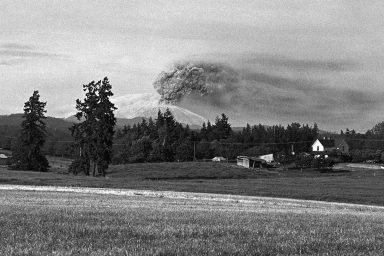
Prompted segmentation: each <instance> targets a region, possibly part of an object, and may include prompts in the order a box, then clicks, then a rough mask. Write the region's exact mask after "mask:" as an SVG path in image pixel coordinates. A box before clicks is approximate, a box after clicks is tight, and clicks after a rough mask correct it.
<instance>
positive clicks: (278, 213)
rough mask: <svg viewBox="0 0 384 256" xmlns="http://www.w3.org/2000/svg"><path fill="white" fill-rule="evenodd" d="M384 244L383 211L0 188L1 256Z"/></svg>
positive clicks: (354, 250)
mask: <svg viewBox="0 0 384 256" xmlns="http://www.w3.org/2000/svg"><path fill="white" fill-rule="evenodd" d="M190 196H193V195H190ZM383 241H384V208H381V207H370V206H356V205H345V204H331V203H319V202H318V203H316V202H308V201H297V200H293V201H292V200H280V199H265V198H264V199H260V198H248V197H240V196H233V197H232V198H231V199H230V200H228V198H227V197H226V196H220V195H216V196H214V197H208V196H207V197H203V196H202V197H195V198H190V199H188V198H168V197H167V196H165V197H149V196H113V195H97V194H89V193H68V192H49V191H45V192H31V191H7V190H1V189H0V255H383V254H384V243H383Z"/></svg>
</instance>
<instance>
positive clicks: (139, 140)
mask: <svg viewBox="0 0 384 256" xmlns="http://www.w3.org/2000/svg"><path fill="white" fill-rule="evenodd" d="M317 136H318V127H317V125H316V124H314V126H313V127H311V126H309V125H307V124H306V125H300V124H299V123H292V124H290V125H288V126H287V127H284V126H281V125H275V126H264V125H261V124H259V125H254V126H250V125H249V124H247V125H246V127H245V128H243V129H242V130H241V131H234V130H233V129H232V127H231V124H230V122H229V120H228V117H227V116H226V115H225V114H224V113H223V114H221V116H218V117H217V118H216V119H215V122H214V123H213V124H211V123H210V122H209V121H208V122H207V123H203V125H202V128H201V129H200V130H193V129H190V127H189V126H188V125H186V126H183V125H182V124H181V123H179V122H177V121H176V120H175V118H174V116H173V115H172V112H171V111H170V110H169V109H167V110H166V111H165V112H164V113H162V112H161V111H160V110H159V112H158V114H157V118H156V119H155V120H153V119H152V118H150V119H149V120H148V121H147V120H145V119H143V120H142V122H141V123H138V124H135V125H133V126H124V128H123V129H118V130H117V132H116V136H115V143H116V147H115V150H114V157H113V163H116V164H121V163H135V162H157V161H191V160H194V159H211V158H213V157H215V156H222V157H225V158H227V159H235V158H236V157H237V156H239V155H253V156H255V155H262V154H271V153H275V154H276V153H280V154H292V151H293V150H294V151H295V152H307V151H309V148H310V146H311V143H312V142H313V140H314V139H315V138H316V137H317Z"/></svg>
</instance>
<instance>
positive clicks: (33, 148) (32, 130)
mask: <svg viewBox="0 0 384 256" xmlns="http://www.w3.org/2000/svg"><path fill="white" fill-rule="evenodd" d="M46 104H47V103H46V102H41V101H40V95H39V91H34V92H33V95H32V96H31V97H30V98H29V100H28V101H27V102H25V104H24V115H23V118H24V120H23V122H22V123H21V133H20V136H19V138H18V147H17V149H16V152H15V166H14V167H15V168H16V169H22V170H33V171H40V172H45V171H47V170H48V168H49V164H48V160H47V158H46V157H45V156H44V155H43V153H42V152H41V149H42V147H43V146H44V143H45V138H46V133H47V132H46V126H45V123H44V121H43V120H44V119H45V118H46V117H45V115H44V114H45V113H46V112H47V111H46V110H45V106H46Z"/></svg>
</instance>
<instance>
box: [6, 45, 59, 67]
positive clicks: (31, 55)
mask: <svg viewBox="0 0 384 256" xmlns="http://www.w3.org/2000/svg"><path fill="white" fill-rule="evenodd" d="M58 57H61V55H60V54H55V53H50V52H45V51H38V50H36V48H35V47H33V46H32V45H27V44H19V43H6V44H1V45H0V58H1V59H0V66H12V65H17V64H20V63H22V62H23V61H25V60H29V59H41V58H45V59H55V58H58Z"/></svg>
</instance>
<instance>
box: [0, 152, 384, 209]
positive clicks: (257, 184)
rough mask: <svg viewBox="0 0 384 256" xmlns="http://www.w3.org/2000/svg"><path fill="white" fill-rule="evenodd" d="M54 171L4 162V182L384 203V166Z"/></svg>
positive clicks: (0, 174)
mask: <svg viewBox="0 0 384 256" xmlns="http://www.w3.org/2000/svg"><path fill="white" fill-rule="evenodd" d="M49 160H50V164H51V166H52V168H51V171H50V172H48V173H35V172H23V171H10V170H7V169H5V168H1V167H0V184H23V185H44V186H46V185H52V186H75V187H104V188H125V189H150V190H160V191H164V190H170V191H185V192H204V193H220V194H235V195H249V196H271V197H284V198H298V199H312V200H321V201H333V202H348V203H359V204H370V205H382V206H384V197H383V195H384V170H369V169H358V168H355V169H354V170H353V171H337V172H328V173H322V172H319V171H304V170H303V171H300V170H289V171H279V170H269V171H268V170H266V169H264V170H250V169H245V168H241V167H237V166H236V165H234V164H228V163H212V162H208V163H198V162H190V163H144V164H130V165H115V166H110V168H109V169H108V173H107V178H102V177H85V176H81V175H79V176H73V175H71V174H68V173H67V170H68V167H67V166H68V164H69V160H65V159H60V158H50V159H49Z"/></svg>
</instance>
